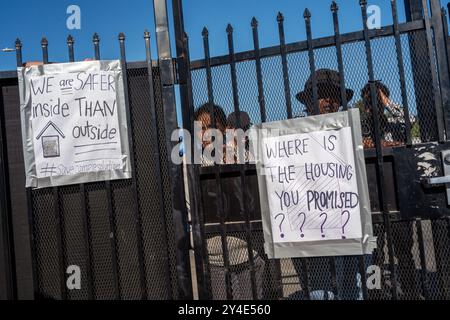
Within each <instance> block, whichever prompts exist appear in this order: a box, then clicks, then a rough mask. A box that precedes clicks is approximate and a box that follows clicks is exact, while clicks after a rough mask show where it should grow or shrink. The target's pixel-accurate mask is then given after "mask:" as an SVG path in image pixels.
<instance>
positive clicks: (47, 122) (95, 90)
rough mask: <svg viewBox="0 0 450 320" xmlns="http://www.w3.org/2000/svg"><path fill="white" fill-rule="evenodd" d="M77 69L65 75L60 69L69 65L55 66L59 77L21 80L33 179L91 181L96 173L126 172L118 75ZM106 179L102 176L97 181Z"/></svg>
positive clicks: (50, 74)
mask: <svg viewBox="0 0 450 320" xmlns="http://www.w3.org/2000/svg"><path fill="white" fill-rule="evenodd" d="M82 64H83V63H76V64H75V65H76V66H78V67H77V68H75V69H70V70H69V72H64V67H69V66H70V65H71V64H60V66H63V68H60V71H59V72H44V74H42V73H41V74H33V72H31V74H29V75H28V76H26V84H27V91H28V92H27V93H26V94H25V96H27V97H29V99H28V101H26V111H25V114H24V117H25V118H27V119H26V121H25V123H26V124H27V125H29V130H28V135H29V137H28V139H29V140H30V141H32V146H33V155H32V156H33V158H34V168H35V169H34V171H35V175H36V177H37V179H45V178H50V179H51V180H54V179H55V178H57V177H70V176H73V177H74V178H75V177H77V176H78V177H79V176H80V175H83V174H91V178H93V175H95V174H96V173H98V172H103V173H106V172H114V171H124V170H125V169H126V164H127V163H126V162H127V161H126V160H127V156H126V154H124V150H123V143H124V141H126V138H124V137H123V136H122V135H123V132H121V131H122V129H123V128H124V127H123V121H121V118H120V113H122V116H123V112H124V110H123V105H124V103H123V101H122V99H121V97H123V92H120V91H121V90H123V88H122V86H121V84H120V81H119V77H118V75H119V74H120V73H118V72H117V71H116V70H101V68H92V65H91V64H89V63H87V65H86V66H87V67H88V68H82ZM117 66H118V64H117ZM45 67H47V66H45ZM48 67H49V68H51V67H53V68H54V66H48ZM61 69H62V71H61ZM120 79H121V78H120ZM125 129H126V128H125ZM125 133H126V132H125ZM127 148H128V146H127ZM127 148H126V149H127ZM109 176H111V175H109ZM97 177H98V175H97ZM107 178H108V175H107V174H106V175H104V177H103V178H100V179H102V180H103V179H107ZM97 179H98V178H97ZM90 180H92V179H90Z"/></svg>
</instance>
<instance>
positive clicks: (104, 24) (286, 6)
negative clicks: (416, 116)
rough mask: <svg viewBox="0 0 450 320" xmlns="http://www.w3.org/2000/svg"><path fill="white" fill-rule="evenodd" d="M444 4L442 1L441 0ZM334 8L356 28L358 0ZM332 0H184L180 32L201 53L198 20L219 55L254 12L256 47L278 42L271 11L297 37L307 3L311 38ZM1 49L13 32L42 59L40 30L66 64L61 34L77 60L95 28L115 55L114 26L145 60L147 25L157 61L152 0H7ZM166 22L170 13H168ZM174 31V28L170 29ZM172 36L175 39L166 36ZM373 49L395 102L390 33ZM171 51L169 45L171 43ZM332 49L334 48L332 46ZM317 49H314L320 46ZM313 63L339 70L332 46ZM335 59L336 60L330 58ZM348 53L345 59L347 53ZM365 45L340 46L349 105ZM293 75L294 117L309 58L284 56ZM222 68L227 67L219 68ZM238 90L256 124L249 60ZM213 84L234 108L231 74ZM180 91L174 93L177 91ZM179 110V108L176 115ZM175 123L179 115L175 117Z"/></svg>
mask: <svg viewBox="0 0 450 320" xmlns="http://www.w3.org/2000/svg"><path fill="white" fill-rule="evenodd" d="M441 1H442V5H445V4H446V3H445V0H441ZM336 2H337V3H338V5H339V7H340V26H341V32H342V33H347V32H352V31H357V30H361V29H362V22H361V20H362V19H361V9H360V6H359V0H337V1H336ZM368 3H369V4H375V5H378V6H379V7H380V8H381V19H382V25H390V24H392V16H391V8H390V0H369V1H368ZM72 4H75V5H78V6H79V7H80V8H81V29H80V30H68V29H67V27H66V20H67V18H68V16H69V15H68V14H67V13H66V10H67V7H68V6H69V5H72ZM330 4H331V0H313V1H309V0H308V1H306V0H226V1H218V0H184V19H185V28H186V32H187V33H188V35H189V40H190V54H191V59H192V60H196V59H201V58H202V57H203V41H202V36H201V32H202V29H203V27H204V26H206V27H208V29H209V34H210V46H211V55H212V56H216V55H223V54H226V53H227V52H228V48H227V37H226V32H225V29H226V26H227V24H228V23H231V24H232V25H233V28H234V40H235V51H236V52H239V51H244V50H249V49H252V48H253V41H252V29H251V27H250V21H251V19H252V17H253V16H255V17H256V18H257V19H258V21H259V36H260V46H261V47H266V46H273V45H277V44H278V43H279V42H278V41H279V40H278V26H277V21H276V15H277V13H278V12H279V11H280V12H282V13H283V14H284V16H285V33H286V42H287V43H289V42H295V41H299V40H304V39H305V38H306V33H305V25H304V20H303V11H304V9H305V8H306V7H308V8H309V10H310V11H311V13H312V33H313V37H315V38H318V37H323V36H329V35H332V34H333V24H332V15H331V12H330ZM168 7H169V8H168V11H169V13H170V12H171V1H170V0H169V1H168ZM398 10H399V20H400V22H404V21H405V12H404V5H403V1H402V0H398ZM0 21H1V22H2V27H1V28H0V48H5V47H9V48H13V47H14V41H15V39H16V38H17V37H19V38H20V39H21V40H22V42H23V59H24V61H36V60H41V59H42V58H41V57H42V50H41V47H40V40H41V38H42V37H43V36H46V37H47V39H48V41H49V59H50V61H53V62H65V61H67V59H68V54H67V46H66V37H67V35H68V34H72V35H73V36H74V38H75V59H76V60H83V59H85V58H89V57H92V56H93V45H92V35H93V34H94V32H97V33H98V34H99V35H100V38H101V58H102V59H118V58H119V45H118V41H117V36H118V33H119V32H124V33H125V35H126V48H127V60H128V61H139V60H144V59H145V51H144V41H143V32H144V30H145V29H148V30H149V31H150V33H151V36H152V56H153V59H156V57H157V53H156V44H155V28H154V22H153V2H152V0H133V1H123V0H122V1H120V0H96V1H87V0H77V1H75V0H70V1H69V0H45V1H32V0H22V1H9V3H8V5H7V6H3V8H2V10H1V11H0ZM169 22H170V24H172V19H171V17H170V20H169ZM171 31H173V28H172V29H171ZM172 40H173V37H172ZM403 40H404V41H402V46H403V48H404V58H405V68H406V77H407V79H411V78H412V76H411V66H410V60H409V58H408V55H409V52H408V50H409V48H408V42H407V39H406V38H405V39H403ZM373 42H374V43H373V55H374V60H375V61H374V63H375V67H376V68H375V76H376V77H377V79H380V80H382V81H384V82H385V83H386V84H388V85H389V87H390V88H391V95H392V97H393V99H394V100H395V101H397V102H400V101H401V90H400V86H399V79H398V71H396V70H397V69H396V68H397V65H396V58H395V48H394V43H393V39H386V40H382V41H373ZM172 50H173V54H175V53H174V51H175V48H174V46H173V43H172ZM331 50H333V49H331ZM319 51H320V50H319ZM316 55H317V57H316V67H317V68H333V69H337V65H336V61H335V54H334V53H333V52H331V51H329V50H328V51H327V50H321V51H320V52H316ZM330 57H334V58H330ZM346 57H347V58H346ZM364 57H365V55H364V47H363V46H361V44H359V45H355V46H353V45H349V46H347V47H346V48H344V60H345V59H347V60H346V61H344V64H345V69H346V70H345V73H346V82H347V86H349V87H350V88H352V89H353V90H354V91H355V96H354V99H353V100H352V101H351V103H352V104H353V103H355V102H356V101H357V100H358V99H359V92H360V90H361V88H362V87H363V86H364V84H365V83H366V81H367V68H366V64H365V63H366V61H365V58H364ZM288 60H289V61H288V64H289V73H290V80H291V91H292V92H291V94H292V97H291V98H292V102H293V111H294V115H300V114H302V112H303V111H302V110H303V106H302V105H300V104H299V103H298V101H296V99H295V94H296V93H297V92H298V91H300V90H302V89H303V85H304V83H305V81H306V79H307V77H308V76H309V74H308V70H309V66H308V65H307V57H306V56H305V57H303V56H301V54H299V55H297V54H294V55H290V57H289V59H288ZM15 64H16V62H15V54H14V52H10V53H4V52H0V71H1V70H14V69H15ZM225 68H226V67H225ZM238 68H241V69H242V70H241V71H240V72H238V76H239V77H240V79H238V82H239V93H240V97H241V98H240V99H241V109H242V110H244V111H247V112H249V114H250V115H251V117H252V121H253V122H259V120H260V116H259V113H258V112H257V108H255V106H257V105H258V102H257V89H256V85H255V83H256V81H255V79H254V77H255V76H254V66H253V65H252V64H251V63H242V64H240V65H239V66H238ZM280 70H281V66H280V62H279V61H278V60H277V58H274V59H272V60H270V59H268V60H267V63H266V65H265V67H264V70H263V71H264V73H265V74H264V77H265V82H264V85H265V88H264V90H265V92H266V104H267V108H268V109H270V110H273V111H274V112H272V113H271V114H269V115H268V120H277V119H283V118H285V117H286V114H285V110H284V108H283V107H280V106H283V105H285V99H284V95H283V82H282V76H281V72H280ZM193 81H194V83H193V87H194V102H195V106H199V105H201V104H202V103H204V102H206V100H207V97H206V83H205V75H204V74H203V73H202V71H200V72H194V73H193ZM213 82H214V83H213V86H214V87H215V89H214V90H215V92H216V100H217V102H218V103H220V105H221V106H223V108H224V110H225V111H226V112H227V113H229V112H231V111H232V110H233V101H232V99H231V94H230V92H231V87H230V83H231V79H230V78H229V70H226V69H223V68H222V69H221V68H216V69H214V70H213ZM407 86H408V98H409V100H410V101H409V109H410V112H412V113H416V101H415V99H414V87H413V84H412V82H411V81H408V83H407ZM177 97H178V95H177ZM180 114H181V113H179V116H180ZM179 121H180V119H179Z"/></svg>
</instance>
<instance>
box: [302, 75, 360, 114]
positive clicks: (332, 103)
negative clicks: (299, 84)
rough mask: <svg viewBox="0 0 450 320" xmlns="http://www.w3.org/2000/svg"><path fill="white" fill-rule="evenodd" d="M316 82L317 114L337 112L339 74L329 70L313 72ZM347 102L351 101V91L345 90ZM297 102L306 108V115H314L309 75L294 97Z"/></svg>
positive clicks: (311, 83) (339, 87)
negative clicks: (303, 86) (302, 87)
mask: <svg viewBox="0 0 450 320" xmlns="http://www.w3.org/2000/svg"><path fill="white" fill-rule="evenodd" d="M314 75H315V77H316V80H317V98H318V100H319V113H320V114H326V113H333V112H338V111H339V108H340V107H341V106H342V101H341V100H342V99H341V82H340V76H339V72H337V71H335V70H331V69H319V70H317V71H316V72H315V74H314ZM345 93H346V98H347V101H350V100H352V98H353V93H354V92H353V90H352V89H348V88H346V89H345ZM295 97H296V98H297V100H298V101H300V102H301V103H302V104H304V105H305V106H306V112H307V114H308V115H312V114H314V112H313V111H314V99H313V76H312V75H311V76H310V77H309V78H308V80H307V81H306V83H305V88H304V89H303V91H301V92H299V93H297V95H296V96H295Z"/></svg>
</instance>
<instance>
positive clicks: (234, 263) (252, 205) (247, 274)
mask: <svg viewBox="0 0 450 320" xmlns="http://www.w3.org/2000/svg"><path fill="white" fill-rule="evenodd" d="M212 112H213V113H212ZM214 118H215V119H216V125H215V126H213V125H212V123H213V121H212V119H214ZM194 119H195V121H200V122H201V132H199V133H196V134H198V138H202V140H206V141H203V143H202V149H203V151H206V152H203V155H202V166H203V167H207V166H213V165H214V164H219V165H222V164H227V158H226V152H228V150H227V149H229V150H231V152H232V153H234V152H235V150H236V148H235V147H236V142H237V141H235V140H234V139H235V137H234V135H233V139H232V141H231V142H230V146H229V148H227V146H226V145H225V143H224V142H225V140H224V141H223V147H220V148H221V149H222V148H223V150H221V151H226V152H224V156H223V157H222V159H221V161H220V163H217V162H215V161H214V155H215V152H216V150H213V149H214V148H215V147H217V144H216V145H214V144H213V143H212V141H210V139H209V137H208V130H210V129H212V128H213V127H215V128H217V129H218V130H219V131H220V132H221V133H222V134H225V129H228V130H231V131H232V130H233V129H237V128H239V129H243V130H244V131H245V130H247V129H248V128H249V127H250V125H251V122H250V117H249V116H248V114H246V113H245V112H241V113H240V114H236V113H232V114H230V115H229V116H228V118H226V116H225V112H224V111H223V109H222V108H221V107H220V106H218V105H213V106H212V108H211V106H210V105H209V104H204V105H202V106H200V107H199V108H198V109H197V110H196V111H195V114H194ZM205 136H206V137H207V138H206V139H203V137H205ZM211 148H213V149H212V150H211ZM229 158H230V157H229ZM231 159H232V162H233V163H234V161H235V159H236V156H235V155H234V154H231ZM220 184H221V187H222V192H221V194H218V190H217V181H216V180H215V179H209V180H208V179H206V180H203V182H202V186H201V189H202V198H203V209H204V210H203V211H204V215H205V217H204V218H205V219H204V221H205V224H211V223H217V222H218V221H220V217H218V216H219V210H218V202H217V199H218V197H221V199H222V208H223V212H224V214H225V220H226V222H230V221H232V220H236V221H242V220H244V216H243V214H242V213H243V212H244V211H245V210H244V206H245V205H246V208H247V210H249V214H250V215H251V216H254V215H255V210H256V204H257V203H258V202H257V199H255V197H254V195H253V194H252V192H251V190H257V186H255V185H249V184H247V188H246V190H245V194H246V203H245V204H244V202H243V196H242V195H243V192H242V186H241V184H240V179H239V177H232V178H229V177H227V178H223V179H221V181H220ZM236 221H233V222H236ZM225 241H226V248H227V251H228V263H229V270H228V271H229V275H230V277H229V280H230V283H229V284H230V285H231V292H232V296H233V299H237V300H251V299H253V291H252V285H251V282H250V279H251V267H250V258H249V254H251V255H252V257H253V270H254V275H255V277H254V279H255V286H256V288H255V289H256V290H255V292H256V295H257V298H258V299H262V298H263V285H262V283H263V276H264V272H265V268H264V267H265V262H264V259H263V258H262V257H261V255H260V254H259V253H258V251H257V249H256V248H254V249H253V250H252V251H251V252H250V250H249V249H248V246H247V242H246V238H245V235H244V234H243V233H242V234H235V236H232V237H231V236H228V235H227V236H226V237H225ZM222 244H223V243H222V237H221V236H220V235H219V234H218V233H217V232H214V233H209V234H207V235H206V245H207V251H208V260H209V266H210V274H211V294H212V298H213V299H214V300H224V299H226V298H227V295H226V290H225V288H226V282H225V281H226V270H225V259H224V252H223V247H224V246H222Z"/></svg>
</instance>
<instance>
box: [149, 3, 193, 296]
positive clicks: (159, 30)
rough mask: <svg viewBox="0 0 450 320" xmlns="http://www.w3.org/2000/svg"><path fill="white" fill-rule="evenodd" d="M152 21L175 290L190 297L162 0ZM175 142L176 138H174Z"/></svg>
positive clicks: (170, 65)
mask: <svg viewBox="0 0 450 320" xmlns="http://www.w3.org/2000/svg"><path fill="white" fill-rule="evenodd" d="M153 6H154V14H155V25H156V42H157V47H158V64H159V68H160V73H161V88H162V90H161V91H162V100H163V102H162V103H163V109H164V130H165V137H164V138H165V140H166V148H167V151H168V158H167V159H166V160H167V161H169V170H170V174H169V176H170V182H171V184H170V187H171V194H172V214H173V222H174V230H175V233H174V235H175V237H176V239H175V243H176V248H177V252H176V257H177V271H178V291H179V292H178V293H179V297H180V298H181V299H192V282H191V273H190V261H189V232H188V228H187V210H186V203H185V199H184V183H183V174H182V167H181V165H175V164H174V163H172V161H171V157H170V154H171V150H172V148H173V147H174V146H175V144H174V143H173V142H172V141H171V136H172V132H173V131H174V130H176V129H177V128H178V124H177V113H176V102H175V89H174V84H175V79H174V65H173V60H172V55H171V49H170V39H169V22H168V17H167V5H166V1H165V0H154V1H153ZM177 142H178V141H177Z"/></svg>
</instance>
